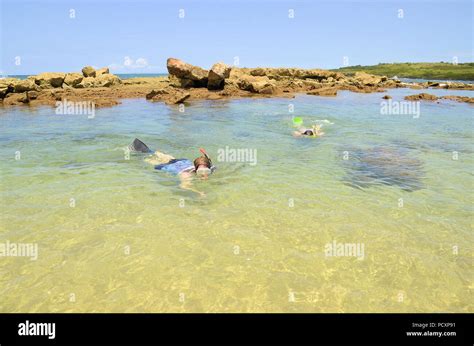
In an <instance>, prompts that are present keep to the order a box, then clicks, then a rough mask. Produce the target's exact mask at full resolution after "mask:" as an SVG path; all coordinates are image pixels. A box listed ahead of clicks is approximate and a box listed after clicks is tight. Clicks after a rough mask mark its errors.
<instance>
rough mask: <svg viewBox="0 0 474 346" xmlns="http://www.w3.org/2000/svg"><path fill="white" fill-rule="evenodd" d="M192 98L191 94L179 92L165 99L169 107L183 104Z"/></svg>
mask: <svg viewBox="0 0 474 346" xmlns="http://www.w3.org/2000/svg"><path fill="white" fill-rule="evenodd" d="M190 96H191V94H190V93H188V92H184V91H177V92H176V93H173V94H170V95H169V96H167V97H166V98H165V103H166V104H168V105H173V104H178V103H183V102H184V101H185V100H186V99H187V98H189V97H190Z"/></svg>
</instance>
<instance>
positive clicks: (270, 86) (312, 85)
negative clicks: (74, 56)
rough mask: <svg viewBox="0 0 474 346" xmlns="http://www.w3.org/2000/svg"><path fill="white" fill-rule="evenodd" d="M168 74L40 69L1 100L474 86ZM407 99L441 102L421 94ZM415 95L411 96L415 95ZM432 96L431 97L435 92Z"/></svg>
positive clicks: (237, 73) (306, 72) (176, 98)
mask: <svg viewBox="0 0 474 346" xmlns="http://www.w3.org/2000/svg"><path fill="white" fill-rule="evenodd" d="M167 69H168V72H169V75H168V76H167V77H146V78H131V79H124V80H121V79H120V78H119V77H118V76H116V75H114V74H111V73H110V72H109V69H108V68H101V69H97V70H95V69H94V68H92V67H91V66H86V67H84V68H83V69H82V71H81V73H52V72H47V73H41V74H39V75H36V76H29V77H28V78H27V79H24V80H20V79H16V78H4V79H0V99H1V103H0V104H2V105H4V106H11V105H30V106H35V105H51V106H54V105H56V102H58V101H64V100H67V101H73V102H74V101H76V102H84V101H86V102H94V104H95V106H96V107H106V106H113V105H116V104H119V103H120V99H122V98H146V99H147V100H150V101H153V102H165V103H166V104H169V105H172V104H180V103H183V102H186V101H192V100H202V99H207V100H217V99H226V98H240V97H288V98H292V97H295V94H298V93H305V94H307V95H315V96H328V97H334V96H337V93H338V91H340V90H349V91H352V92H358V93H372V92H384V91H386V90H387V89H391V88H411V89H426V88H438V89H450V90H474V84H470V83H457V82H446V83H439V82H424V83H404V82H401V81H400V80H397V79H390V78H388V77H385V76H375V75H371V74H368V73H365V72H356V73H354V74H344V73H341V72H334V71H328V70H320V69H299V68H239V67H231V66H228V65H225V64H224V63H220V62H219V63H216V64H214V65H213V66H212V67H211V69H210V70H205V69H203V68H201V67H199V66H194V65H191V64H188V63H185V62H184V61H182V60H179V59H175V58H169V59H168V60H167ZM420 95H422V96H421V97H420V96H418V95H411V96H410V97H408V98H407V99H408V100H437V99H440V98H436V96H434V98H433V97H426V96H423V95H429V94H420ZM412 96H413V97H412ZM431 96H432V95H431ZM442 99H449V100H454V101H459V102H468V103H474V98H473V97H465V96H455V95H450V96H444V97H442Z"/></svg>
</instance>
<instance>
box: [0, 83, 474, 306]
mask: <svg viewBox="0 0 474 346" xmlns="http://www.w3.org/2000/svg"><path fill="white" fill-rule="evenodd" d="M418 92H422V90H421V91H419V90H416V91H414V90H409V89H397V90H390V91H389V92H388V94H390V95H392V96H393V101H401V100H402V99H403V96H405V95H409V94H414V93H418ZM429 92H430V93H434V94H437V95H446V94H455V95H467V96H472V93H470V92H466V91H449V92H448V91H445V90H429ZM382 95H383V94H379V93H376V94H353V93H350V92H341V93H340V94H339V96H338V97H336V98H323V97H314V96H306V95H300V96H297V97H296V98H295V99H239V100H231V101H200V102H193V103H191V104H190V105H189V106H187V107H186V108H185V112H184V113H181V112H179V110H178V108H177V107H169V106H165V105H164V104H161V103H149V102H147V101H145V100H123V103H122V104H121V105H119V106H116V107H113V108H106V109H99V110H96V116H95V118H94V119H88V118H87V116H86V115H56V114H55V113H54V109H52V108H48V107H44V108H26V107H23V108H22V107H19V108H0V119H1V125H2V126H1V127H2V132H1V135H0V141H1V147H0V155H1V163H0V165H1V200H0V203H1V206H0V207H1V209H2V216H1V222H0V243H2V242H6V241H7V240H8V241H10V242H16V243H35V244H37V245H38V249H39V250H38V251H39V255H38V259H37V260H36V261H32V260H30V259H29V258H25V257H0V296H1V297H2V299H1V300H0V311H2V312H11V311H15V312H17V311H21V312H39V311H41V312H56V311H68V312H69V311H112V312H120V311H127V312H128V311H131V312H136V311H157V312H161V311H167V312H168V311H169V312H171V311H188V312H200V311H236V312H237V311H249V312H255V311H264V312H267V311H268V312H280V311H289V312H298V311H303V312H341V311H344V312H369V311H375V312H397V311H398V312H431V311H436V312H437V311H464V312H465V311H471V312H472V311H473V310H474V309H473V305H472V300H471V299H470V298H471V297H472V289H473V285H472V274H473V273H472V257H471V254H472V244H473V240H474V239H473V238H474V237H473V232H472V221H473V219H472V215H473V214H472V202H473V195H472V191H473V190H472V187H473V175H472V172H473V168H474V166H473V164H474V161H473V149H474V147H473V132H472V129H473V127H472V125H473V123H472V121H473V109H474V108H473V106H470V105H467V104H463V103H455V102H442V103H440V104H436V103H427V102H425V103H421V114H420V117H419V118H413V116H411V115H381V114H380V108H381V106H380V102H381V101H382V100H381V96H382ZM290 104H292V105H293V106H294V113H291V112H289V105H290ZM294 116H300V117H302V118H303V120H304V123H305V124H308V125H309V124H312V123H322V124H323V128H324V131H325V132H326V135H325V136H324V137H322V138H320V139H309V138H303V139H301V138H294V137H293V136H292V135H291V133H292V131H293V130H294V127H293V125H292V118H293V117H294ZM323 120H325V121H323ZM134 137H139V138H140V139H142V140H143V141H144V142H145V143H147V144H148V145H149V146H150V147H152V148H153V149H159V150H161V151H164V152H167V153H169V154H172V155H174V156H175V157H186V158H189V159H192V158H194V157H197V156H198V155H199V151H198V148H199V147H203V148H206V150H207V151H208V153H209V154H210V155H211V157H213V158H214V161H215V163H216V165H217V166H218V169H217V171H216V172H215V174H214V175H213V176H212V177H211V178H210V179H209V180H207V181H201V180H198V181H195V182H194V187H195V188H197V189H199V190H201V191H204V192H205V193H206V196H205V197H199V196H198V195H197V194H195V193H193V192H190V191H183V190H182V189H180V188H179V182H178V181H177V179H176V178H173V177H171V176H168V175H166V174H161V173H160V172H158V171H156V170H154V169H153V167H152V166H150V165H148V164H147V163H145V162H144V161H143V157H142V156H138V155H131V156H130V158H129V159H127V158H126V157H125V156H124V151H123V148H124V147H125V146H126V145H127V144H129V143H130V142H131V141H132V140H133V138H134ZM226 146H227V147H229V148H231V149H232V148H233V149H237V148H243V149H249V150H256V152H257V164H256V165H250V164H249V163H246V162H217V159H216V158H217V156H218V151H219V149H224V148H226ZM16 152H20V154H21V158H20V159H19V160H15V153H16ZM455 152H456V153H457V159H455V157H456V153H455ZM71 198H72V199H73V201H74V203H75V204H74V203H73V204H71V201H72V200H71ZM333 242H336V243H344V244H345V243H350V244H352V243H354V244H362V245H363V246H364V254H363V255H364V256H363V258H362V257H361V259H358V258H356V257H353V256H347V255H346V256H333V257H329V256H327V255H326V253H325V248H326V246H327V244H332V243H333Z"/></svg>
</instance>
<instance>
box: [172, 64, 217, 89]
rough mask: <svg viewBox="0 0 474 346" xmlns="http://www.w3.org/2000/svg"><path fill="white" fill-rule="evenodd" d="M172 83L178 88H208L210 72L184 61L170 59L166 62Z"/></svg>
mask: <svg viewBox="0 0 474 346" xmlns="http://www.w3.org/2000/svg"><path fill="white" fill-rule="evenodd" d="M166 67H167V69H168V73H169V74H170V77H172V78H171V79H170V81H171V82H172V83H173V84H175V86H177V87H182V88H188V87H206V86H207V80H208V75H209V71H207V70H204V69H202V68H200V67H199V66H194V65H191V64H188V63H185V62H184V61H182V60H179V59H175V58H169V59H168V60H167V62H166Z"/></svg>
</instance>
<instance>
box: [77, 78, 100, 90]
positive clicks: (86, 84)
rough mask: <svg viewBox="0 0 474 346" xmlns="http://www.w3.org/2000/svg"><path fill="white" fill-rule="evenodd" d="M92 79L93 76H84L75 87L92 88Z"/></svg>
mask: <svg viewBox="0 0 474 346" xmlns="http://www.w3.org/2000/svg"><path fill="white" fill-rule="evenodd" d="M94 81H95V78H94V77H85V78H83V79H82V81H81V82H80V83H79V84H77V85H76V88H80V89H82V88H92V87H94Z"/></svg>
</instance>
